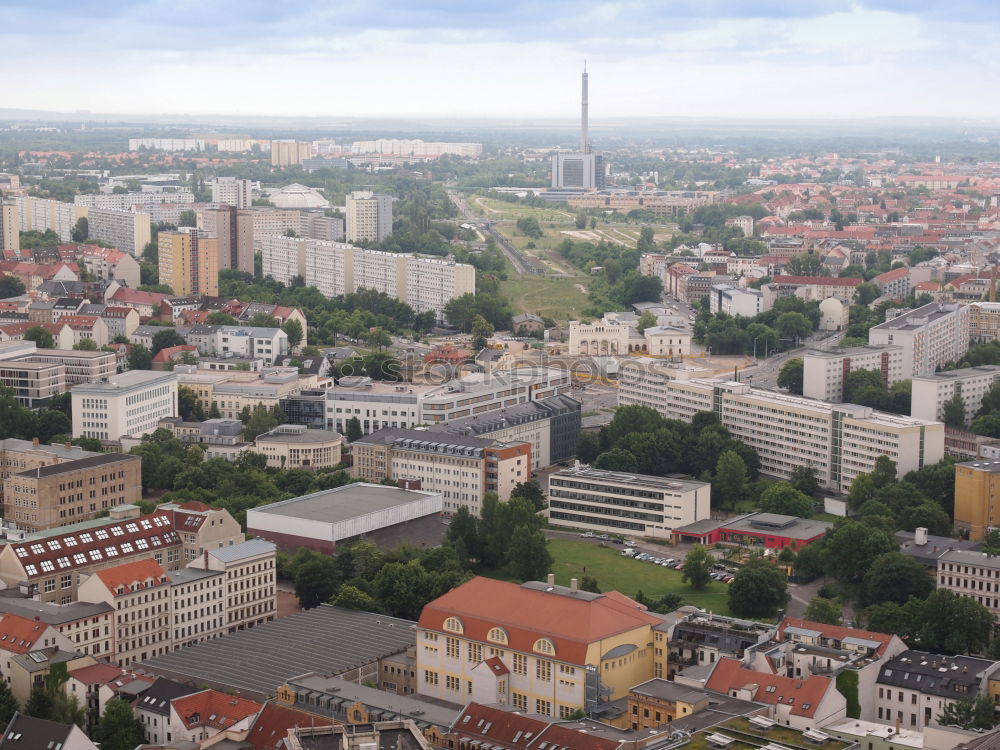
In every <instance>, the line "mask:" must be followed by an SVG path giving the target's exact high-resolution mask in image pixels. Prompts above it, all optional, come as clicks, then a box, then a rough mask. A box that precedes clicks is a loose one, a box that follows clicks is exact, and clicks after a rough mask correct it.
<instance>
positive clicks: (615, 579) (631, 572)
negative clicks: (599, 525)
mask: <svg viewBox="0 0 1000 750" xmlns="http://www.w3.org/2000/svg"><path fill="white" fill-rule="evenodd" d="M549 553H550V554H551V555H552V559H553V561H554V564H553V566H552V567H553V571H552V572H553V573H555V574H556V583H558V584H561V585H563V586H568V585H569V581H570V579H571V578H576V579H577V580H579V579H580V578H582V577H583V576H585V575H589V576H591V577H592V578H596V579H597V585H598V586H599V587H600V589H601V591H612V590H614V591H619V592H621V593H622V594H625V595H626V596H635V593H636V591H640V590H641V591H642V592H643V594H645V595H646V596H647V597H649V598H651V599H658V598H660V597H661V596H663V595H664V594H677V595H679V596H681V597H682V598H683V599H684V603H685V604H693V605H694V606H696V607H700V608H701V609H705V610H711V611H712V612H715V613H717V614H722V615H726V614H729V585H728V584H725V583H720V582H718V581H712V582H711V583H709V584H708V585H707V586H706V587H705V588H703V589H701V590H700V591H697V590H695V589H692V588H691V587H690V586H689V585H688V584H686V583H683V582H682V581H681V575H682V574H681V571H680V570H674V569H673V568H664V567H661V566H659V565H654V564H652V563H649V562H643V561H639V560H633V559H632V558H630V557H623V556H622V554H621V547H600V546H598V545H596V544H591V543H589V542H577V541H573V540H569V539H551V540H549ZM662 556H663V557H674V558H679V557H680V555H679V554H672V553H671V551H670V548H669V547H665V548H664V551H663V553H662Z"/></svg>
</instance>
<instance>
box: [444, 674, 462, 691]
mask: <svg viewBox="0 0 1000 750" xmlns="http://www.w3.org/2000/svg"><path fill="white" fill-rule="evenodd" d="M444 686H445V687H446V688H447V689H448V690H454V691H458V690H459V688H460V687H461V685H460V684H459V681H458V678H457V677H452V676H451V675H448V676H447V677H445V678H444Z"/></svg>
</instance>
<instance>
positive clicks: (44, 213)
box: [14, 195, 88, 242]
mask: <svg viewBox="0 0 1000 750" xmlns="http://www.w3.org/2000/svg"><path fill="white" fill-rule="evenodd" d="M14 201H15V203H17V210H18V223H19V224H20V231H22V232H30V231H35V232H44V231H45V230H46V229H51V230H52V231H53V232H55V233H56V234H58V235H59V239H60V240H62V241H63V242H71V241H72V239H73V237H72V232H73V227H74V226H76V222H77V220H78V219H82V218H86V217H87V211H88V209H87V207H86V206H76V205H73V204H72V203H63V202H62V201H57V200H52V199H51V198H33V197H31V196H28V195H19V196H17V197H16V198H14Z"/></svg>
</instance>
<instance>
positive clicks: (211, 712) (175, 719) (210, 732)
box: [170, 690, 262, 742]
mask: <svg viewBox="0 0 1000 750" xmlns="http://www.w3.org/2000/svg"><path fill="white" fill-rule="evenodd" d="M261 708H262V707H261V705H260V704H259V703H257V702H256V701H252V700H247V699H246V698H240V697H239V696H235V695H227V694H226V693H220V692H219V691H218V690H202V691H201V692H200V693H192V694H191V695H185V696H183V697H181V698H174V699H173V700H172V701H170V727H171V730H172V731H171V734H172V735H173V740H174V741H175V742H176V741H177V740H182V739H183V740H190V741H191V742H203V741H204V740H207V739H208V738H209V737H213V736H215V735H216V734H218V733H219V732H223V731H225V730H227V729H236V730H239V729H248V728H249V727H250V724H251V723H252V722H253V720H254V717H256V716H257V714H258V713H260V709H261Z"/></svg>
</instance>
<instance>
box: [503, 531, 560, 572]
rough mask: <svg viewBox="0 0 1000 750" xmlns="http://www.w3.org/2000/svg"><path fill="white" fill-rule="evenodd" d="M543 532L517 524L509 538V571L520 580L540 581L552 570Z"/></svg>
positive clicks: (550, 556)
mask: <svg viewBox="0 0 1000 750" xmlns="http://www.w3.org/2000/svg"><path fill="white" fill-rule="evenodd" d="M547 545H548V542H547V541H546V539H545V534H543V533H542V532H541V531H540V530H537V529H534V530H532V529H531V528H529V527H528V526H518V527H517V528H516V529H514V534H513V536H511V539H510V572H511V573H512V574H513V575H514V577H515V578H519V579H521V580H522V581H542V580H545V576H546V574H547V573H548V572H549V571H550V570H552V555H551V554H550V553H549V549H548V546H547Z"/></svg>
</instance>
